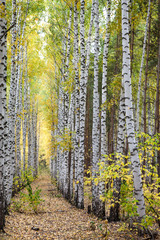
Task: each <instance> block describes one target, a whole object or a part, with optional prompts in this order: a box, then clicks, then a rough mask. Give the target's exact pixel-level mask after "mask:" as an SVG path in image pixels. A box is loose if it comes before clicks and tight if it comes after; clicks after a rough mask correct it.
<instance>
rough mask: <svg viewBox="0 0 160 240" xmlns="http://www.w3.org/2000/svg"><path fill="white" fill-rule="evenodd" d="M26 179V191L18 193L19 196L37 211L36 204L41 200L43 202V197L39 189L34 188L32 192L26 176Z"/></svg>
mask: <svg viewBox="0 0 160 240" xmlns="http://www.w3.org/2000/svg"><path fill="white" fill-rule="evenodd" d="M26 180H27V187H26V189H27V191H28V192H27V193H22V192H21V193H20V195H21V198H22V199H23V201H24V202H27V203H29V206H31V208H32V209H33V211H34V212H35V213H37V212H38V206H39V204H40V203H41V202H44V200H43V199H41V197H40V193H41V189H38V187H37V188H36V190H35V191H34V192H33V190H32V187H31V182H30V180H29V178H28V177H27V176H26Z"/></svg>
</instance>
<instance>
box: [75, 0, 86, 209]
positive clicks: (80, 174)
mask: <svg viewBox="0 0 160 240" xmlns="http://www.w3.org/2000/svg"><path fill="white" fill-rule="evenodd" d="M80 3H81V10H80V55H81V76H80V134H79V136H80V137H79V161H78V168H77V187H78V199H77V207H78V208H81V209H83V208H84V156H85V151H84V133H85V112H86V81H85V61H86V58H85V28H84V18H85V1H84V0H81V1H80Z"/></svg>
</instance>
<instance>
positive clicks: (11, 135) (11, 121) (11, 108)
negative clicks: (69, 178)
mask: <svg viewBox="0 0 160 240" xmlns="http://www.w3.org/2000/svg"><path fill="white" fill-rule="evenodd" d="M12 25H13V28H12V31H11V35H12V42H11V79H10V93H9V102H8V126H9V131H8V152H9V158H10V159H8V164H9V166H10V167H9V168H8V170H7V171H8V184H7V185H8V186H7V193H8V194H7V199H8V200H7V202H8V203H10V200H11V196H12V184H13V176H14V174H15V164H16V163H15V101H16V99H15V92H16V76H15V71H16V69H15V67H16V64H15V50H16V0H12Z"/></svg>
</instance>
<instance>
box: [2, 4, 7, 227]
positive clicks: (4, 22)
mask: <svg viewBox="0 0 160 240" xmlns="http://www.w3.org/2000/svg"><path fill="white" fill-rule="evenodd" d="M5 4H6V2H5V1H4V0H1V1H0V128H1V133H0V230H2V231H3V228H4V225H5V201H6V200H5V191H4V175H5V172H4V164H5V155H6V154H5V145H4V144H5V125H6V124H5V121H6V116H5V115H6V57H7V56H6V46H7V45H6V44H7V42H6V30H7V22H6V19H5Z"/></svg>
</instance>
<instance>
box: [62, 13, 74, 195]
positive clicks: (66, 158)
mask: <svg viewBox="0 0 160 240" xmlns="http://www.w3.org/2000/svg"><path fill="white" fill-rule="evenodd" d="M71 24H72V9H70V15H69V24H68V36H67V52H66V64H65V81H68V77H69V61H70V49H71ZM64 104H65V105H64V106H65V109H64V110H65V112H64V131H66V129H67V127H68V117H69V114H68V113H69V92H68V90H67V91H64ZM64 171H65V172H64V197H65V198H67V199H68V198H69V196H68V195H69V149H68V150H66V151H64Z"/></svg>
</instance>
